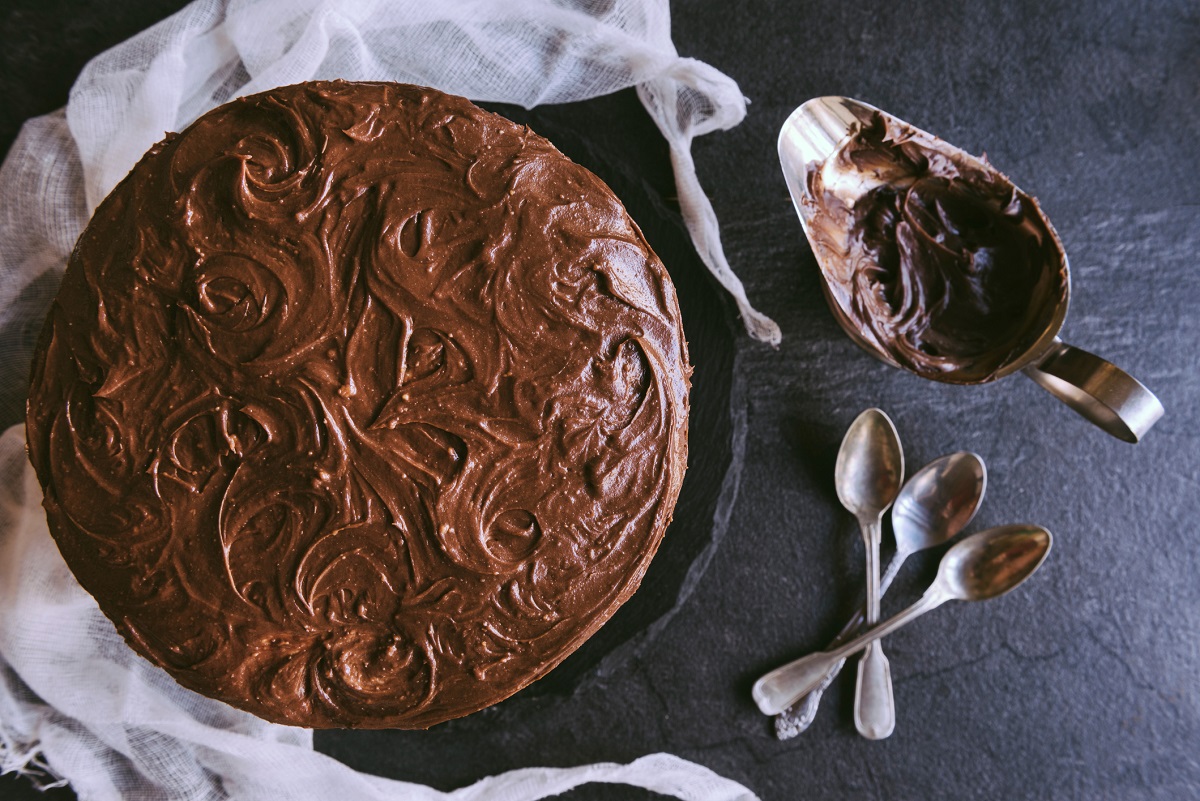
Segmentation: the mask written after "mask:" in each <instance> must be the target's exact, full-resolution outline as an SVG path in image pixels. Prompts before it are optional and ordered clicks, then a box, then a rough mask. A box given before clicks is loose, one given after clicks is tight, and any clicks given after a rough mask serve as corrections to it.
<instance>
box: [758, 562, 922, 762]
mask: <svg viewBox="0 0 1200 801" xmlns="http://www.w3.org/2000/svg"><path fill="white" fill-rule="evenodd" d="M908 556H909V555H908V554H907V553H904V552H897V553H896V555H895V556H893V557H892V561H890V562H889V563H888V566H887V570H886V571H885V572H884V574H883V578H881V579H880V580H879V597H880V598H882V597H883V596H884V595H885V594H887V591H888V588H889V587H891V586H892V582H893V581H894V580H895V579H896V576H897V574H899V573H900V567H901V566H902V565H903V564H904V560H905V559H907V558H908ZM866 619H867V607H866V605H865V604H864V605H863V606H860V607H859V608H858V610H857V611H855V613H854V615H853V616H851V618H850V620H849V621H847V622H846V625H845V626H842V630H841V631H839V632H838V634H837V636H836V637H834V638H833V639H832V640H830V642H829V645H828V646H826V650H828V649H830V648H836V647H838V646H839V645H841V644H842V643H844V642H846V641H847V640H848V639H850V638H851V637H852V636H853V635H854V634H855V633H857V632H858V631H859V629H861V628H862V627H863V623H864V622H865V621H866ZM845 665H846V660H845V659H840V660H838V661H837V662H836V663H835V664H834V665H833V667H831V668H829V670H828V671H827V672H826V673H825V678H823V679H822V680H821V683H820V684H818V685H817V686H816V687H814V688H813V689H812V691H811V692H809V693H808V694H807V695H805V696H804V697H803V698H801V699H800V700H799V701H797V702H796V703H795V704H793V705H792V706H789V707H788V708H787V709H785V710H783V711H782V712H780V713H779V715H778V716H777V717H776V718H775V736H776V737H778V738H779V739H780V740H790V739H791V738H793V737H795V736H796V735H798V734H801V733H803V732H804V731H805V730H806V729H808V727H809V726H811V725H812V722H813V721H814V720H816V717H817V708H818V707H819V706H820V705H821V696H822V695H824V693H825V691H826V690H827V689H829V685H831V684H833V680H834V679H836V678H837V677H838V674H839V673H841V672H842V668H843V667H845Z"/></svg>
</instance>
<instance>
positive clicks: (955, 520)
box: [892, 451, 987, 559]
mask: <svg viewBox="0 0 1200 801" xmlns="http://www.w3.org/2000/svg"><path fill="white" fill-rule="evenodd" d="M986 490H987V468H985V467H984V465H983V460H982V459H980V458H979V457H978V456H977V455H975V454H974V453H970V452H969V451H959V452H957V453H951V454H948V455H946V456H942V457H940V458H938V459H935V460H933V461H932V462H930V463H929V464H927V465H925V466H924V467H922V468H921V469H920V470H918V471H917V473H916V474H915V475H914V476H913V477H912V478H910V479H909V480H908V482H907V483H905V485H904V488H903V489H901V490H900V494H899V495H898V496H897V497H896V502H895V504H893V505H892V533H893V534H894V535H895V537H896V558H897V559H901V558H902V557H901V554H903V555H904V556H908V555H910V554H914V553H916V552H917V551H922V550H924V549H926V548H933V547H936V546H938V545H941V544H942V543H944V542H947V541H949V540H950V539H952V538H953V537H954V536H955V535H956V534H958V532H960V531H962V530H963V529H964V528H966V527H967V524H968V523H970V522H971V519H972V518H973V517H975V513H976V512H977V511H978V510H979V506H980V504H981V503H983V496H984V493H985V492H986Z"/></svg>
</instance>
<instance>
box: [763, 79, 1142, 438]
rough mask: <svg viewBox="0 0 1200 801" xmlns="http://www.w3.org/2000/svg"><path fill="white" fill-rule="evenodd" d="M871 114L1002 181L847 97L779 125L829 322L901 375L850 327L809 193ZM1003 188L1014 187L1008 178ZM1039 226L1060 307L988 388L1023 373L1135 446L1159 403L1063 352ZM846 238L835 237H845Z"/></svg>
mask: <svg viewBox="0 0 1200 801" xmlns="http://www.w3.org/2000/svg"><path fill="white" fill-rule="evenodd" d="M874 114H881V115H883V117H884V118H885V119H887V120H891V121H894V122H895V123H896V124H897V125H898V126H899V127H901V128H902V129H904V130H906V131H908V132H909V135H910V137H911V138H914V139H917V138H919V139H920V141H922V142H924V143H925V144H926V145H928V146H929V147H930V148H932V149H935V150H936V151H937V152H938V153H940V154H944V155H945V156H946V158H947V159H949V160H950V161H952V162H954V163H957V164H963V165H968V166H969V167H970V168H972V169H976V170H983V171H985V172H989V173H992V174H995V175H1001V174H1000V173H999V171H997V170H996V169H995V168H994V167H992V166H991V165H990V164H988V163H987V162H986V161H983V160H981V159H978V158H976V157H975V156H972V155H971V154H969V153H967V152H965V151H963V150H961V149H959V148H956V147H954V146H952V145H950V144H948V143H946V142H944V141H942V140H941V139H938V138H937V137H936V136H934V135H933V134H930V133H927V132H925V131H922V130H921V129H919V128H917V127H916V126H914V125H911V124H909V123H907V122H904V121H903V120H900V119H898V118H897V117H894V116H892V115H890V114H888V113H887V112H885V111H880V110H879V109H877V108H875V107H873V106H869V105H867V104H866V103H861V102H859V101H857V100H852V99H851V98H848V97H839V96H830V97H818V98H814V99H812V100H809V101H808V102H806V103H804V104H803V105H801V106H800V107H798V108H797V109H796V110H795V111H793V112H792V114H791V115H790V116H789V117H788V118H787V121H786V122H784V124H783V127H782V129H781V130H780V132H779V161H780V164H781V166H782V168H783V175H784V178H785V180H786V181H787V185H788V190H789V192H790V193H791V196H792V202H793V203H794V204H795V206H796V212H797V214H798V215H799V216H800V223H801V225H802V226H803V227H804V232H805V234H806V235H807V237H808V240H809V242H810V243H811V244H812V247H813V253H814V255H815V256H816V257H817V261H818V263H819V264H820V266H821V275H822V277H823V278H824V279H825V280H824V281H823V282H822V288H823V289H824V291H825V299H826V300H827V301H828V302H829V307H830V309H831V310H832V311H833V316H834V317H835V318H837V320H838V322H839V323H840V324H841V326H842V327H843V328H844V329H845V330H846V333H847V334H849V335H850V338H851V339H853V340H854V341H855V342H856V343H858V345H859V346H861V347H862V348H863V349H865V350H867V351H868V352H870V353H871V354H872V355H874V356H876V357H877V358H879V359H881V360H882V361H884V362H887V363H888V364H891V365H892V366H894V367H901V365H900V364H899V363H897V362H896V360H895V359H894V358H893V357H892V356H891V355H890V354H889V353H887V351H885V350H883V349H882V348H881V347H880V346H879V344H878V343H875V342H871V341H868V340H867V339H866V338H864V336H863V335H862V333H861V332H860V331H859V330H858V329H857V328H856V326H854V325H853V324H852V323H850V322H849V320H848V319H847V310H848V309H849V308H850V304H852V299H851V298H850V297H849V295H848V294H847V289H846V287H845V286H843V285H841V283H839V282H838V281H836V280H833V279H832V278H831V276H834V275H838V274H839V272H840V271H839V270H838V269H837V267H836V265H832V264H827V263H826V261H827V260H828V259H829V258H832V257H831V256H829V255H828V248H826V247H824V246H822V244H821V243H822V242H823V241H827V240H828V239H829V237H830V236H831V233H830V230H831V229H830V227H829V226H826V230H825V231H824V233H822V231H821V230H818V229H819V226H817V225H815V219H816V218H817V217H818V216H819V215H820V209H821V203H820V201H819V198H816V197H814V196H813V195H812V194H811V192H810V191H809V187H810V186H812V185H813V183H812V179H813V177H814V176H815V175H816V174H818V173H819V172H821V171H822V170H823V169H824V167H825V164H826V160H827V159H828V158H829V157H830V156H831V155H833V154H834V153H835V152H837V150H838V148H839V147H840V146H841V144H842V142H843V141H845V140H846V139H847V137H849V136H850V134H851V133H853V132H854V131H856V130H857V129H858V128H859V127H860V126H862V125H863V124H864V123H866V122H868V121H869V120H870V119H871V118H872V116H873V115H874ZM1004 180H1005V181H1006V182H1008V183H1011V181H1008V179H1007V177H1005V178H1004ZM879 183H880V181H879V180H876V179H869V178H863V177H862V176H842V177H841V180H840V183H839V186H840V187H841V188H842V189H843V190H844V192H845V193H846V195H847V197H846V198H843V199H844V200H847V201H849V202H853V199H854V198H857V197H862V196H863V195H865V194H866V193H867V192H869V191H870V190H872V189H873V188H875V187H876V186H878V185H879ZM1043 221H1044V222H1045V223H1046V227H1047V228H1048V230H1049V231H1050V232H1051V235H1052V236H1053V239H1054V242H1053V244H1054V247H1055V248H1056V249H1057V250H1058V252H1059V254H1060V255H1061V257H1062V268H1063V272H1064V274H1065V276H1066V278H1065V288H1064V293H1063V297H1062V300H1061V302H1060V303H1059V305H1058V307H1057V309H1056V310H1055V314H1054V316H1053V317H1052V319H1050V320H1049V322H1048V323H1047V324H1046V326H1045V328H1044V329H1043V330H1041V331H1036V332H1031V333H1033V334H1034V335H1035V337H1033V338H1031V341H1032V344H1031V345H1030V346H1029V347H1028V348H1027V349H1026V350H1025V352H1024V353H1019V354H1014V356H1013V358H1011V359H1010V361H1009V362H1008V363H1007V364H1006V366H1004V367H1003V368H1002V369H1000V370H998V371H997V372H996V373H995V374H994V375H993V376H991V377H990V378H989V379H987V380H994V379H997V378H1002V377H1004V376H1005V375H1009V374H1011V373H1014V372H1017V371H1018V370H1020V371H1023V372H1024V373H1025V374H1026V375H1027V376H1029V377H1030V378H1031V379H1033V380H1034V381H1035V382H1037V383H1038V384H1039V385H1040V386H1042V387H1043V388H1044V389H1046V390H1047V391H1048V392H1049V393H1050V394H1051V395H1054V396H1055V397H1056V398H1058V399H1059V400H1060V401H1062V402H1063V403H1065V404H1067V405H1068V406H1070V407H1071V408H1072V409H1074V410H1075V411H1076V412H1078V413H1079V414H1080V415H1082V416H1083V417H1085V418H1086V419H1087V420H1088V421H1089V422H1091V423H1093V424H1095V425H1096V426H1098V427H1100V428H1102V429H1104V430H1105V431H1106V432H1108V433H1109V434H1111V435H1113V436H1114V437H1117V438H1119V439H1122V440H1125V441H1126V442H1137V441H1138V440H1140V439H1141V438H1142V437H1143V436H1145V434H1146V432H1148V431H1149V430H1150V428H1151V426H1153V425H1154V423H1155V422H1156V421H1157V420H1158V419H1159V418H1160V417H1162V414H1163V406H1162V403H1160V402H1159V400H1158V398H1157V397H1155V395H1154V393H1152V392H1151V391H1150V390H1148V389H1147V388H1146V387H1145V386H1144V385H1143V384H1142V383H1141V382H1139V381H1138V380H1137V379H1135V378H1134V377H1133V376H1130V375H1128V374H1127V373H1125V372H1123V371H1122V370H1120V369H1119V368H1118V367H1116V366H1114V365H1113V364H1111V363H1109V362H1107V361H1105V360H1103V359H1101V358H1100V357H1098V356H1095V355H1093V354H1091V353H1088V352H1087V351H1084V350H1080V349H1079V348H1074V347H1071V346H1070V345H1067V344H1065V343H1064V342H1063V341H1062V340H1061V339H1059V338H1058V333H1059V331H1060V330H1061V329H1062V325H1063V321H1064V320H1065V319H1066V315H1067V306H1068V303H1069V299H1070V290H1071V279H1070V269H1069V266H1068V262H1067V256H1066V252H1065V250H1064V249H1063V245H1062V242H1061V241H1060V240H1059V238H1058V235H1057V234H1056V233H1054V229H1053V226H1051V225H1050V223H1049V220H1046V219H1045V217H1044V216H1043ZM847 233H848V232H845V231H841V232H840V234H841V235H842V236H845V235H846V234H847Z"/></svg>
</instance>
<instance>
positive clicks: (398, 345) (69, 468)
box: [27, 82, 690, 728]
mask: <svg viewBox="0 0 1200 801" xmlns="http://www.w3.org/2000/svg"><path fill="white" fill-rule="evenodd" d="M689 376H690V367H689V366H688V361H687V352H686V346H685V343H684V339H683V333H682V328H681V326H680V320H679V309H678V304H677V302H676V298H675V291H674V288H673V286H672V284H671V281H670V279H669V277H668V275H667V272H666V270H665V269H664V268H663V265H662V263H661V262H660V261H659V260H658V258H657V257H656V256H655V255H654V253H653V252H652V251H651V249H650V247H649V246H648V245H647V244H646V241H645V239H644V238H643V236H642V234H641V232H640V231H639V230H638V228H637V226H636V225H635V224H634V223H633V221H632V220H631V219H630V218H629V215H628V214H627V213H626V212H625V209H624V207H623V206H622V205H621V203H620V202H619V201H618V200H617V198H616V197H615V196H614V195H613V193H612V192H611V191H610V190H609V189H608V188H607V187H606V186H605V185H604V184H603V183H602V182H601V181H600V180H599V179H598V178H596V177H595V176H594V175H593V174H591V173H590V172H588V171H587V170H585V169H584V168H582V167H580V166H578V165H576V164H575V163H573V162H571V161H570V160H569V159H567V158H566V157H565V156H563V155H562V154H561V153H559V152H558V151H557V150H555V148H554V147H553V146H551V145H550V144H549V143H548V142H547V141H546V140H544V139H542V138H541V137H539V136H537V135H535V134H533V133H532V132H530V131H529V130H528V129H527V128H524V127H522V126H518V125H516V124H514V123H512V122H510V121H508V120H505V119H504V118H502V117H499V116H497V115H495V114H491V113H488V112H485V111H483V110H482V109H479V108H477V107H476V106H474V105H472V104H471V103H469V102H468V101H466V100H464V99H462V98H458V97H453V96H450V95H446V94H443V93H440V92H437V91H434V90H431V89H426V88H421V87H415V86H407V85H400V84H387V83H343V82H329V83H308V84H301V85H297V86H290V87H285V88H280V89H275V90H272V91H269V92H265V93H263V94H259V95H254V96H251V97H246V98H241V99H239V100H236V101H233V102H231V103H228V104H226V105H224V106H221V107H220V108H218V109H215V110H214V111H212V112H210V113H208V114H206V115H205V116H203V117H202V118H200V119H199V120H198V121H197V122H196V123H194V124H193V125H192V126H190V127H189V128H187V130H185V131H184V132H183V133H181V134H177V135H171V136H168V137H167V138H166V139H165V140H164V141H163V142H161V143H159V144H158V145H156V146H155V147H154V148H153V149H152V150H151V151H150V152H149V153H147V154H146V156H145V157H144V158H143V159H142V160H141V161H140V162H139V163H138V165H137V166H136V167H135V168H134V170H133V171H132V172H131V173H130V174H129V176H128V177H127V178H126V179H125V180H124V181H122V182H121V184H120V185H119V186H118V187H117V188H116V189H115V190H114V191H113V192H112V194H111V195H109V197H108V198H107V199H106V200H105V201H104V202H103V203H102V204H101V205H100V207H99V208H98V209H97V210H96V213H95V215H94V217H93V218H92V221H91V223H90V224H89V225H88V227H87V230H86V231H85V232H84V234H83V235H82V237H81V238H80V240H79V242H78V244H77V245H76V248H75V252H74V253H73V254H72V256H71V259H70V263H69V265H68V267H67V270H66V274H65V276H64V277H63V283H62V288H61V290H60V291H59V294H58V297H57V299H56V300H55V302H54V305H53V307H52V309H51V312H50V315H49V317H48V319H47V322H46V326H45V328H44V330H43V333H42V337H41V341H40V343H39V347H38V351H37V355H36V357H35V361H34V370H33V380H32V385H31V388H30V398H29V406H28V418H27V436H28V443H29V454H30V458H31V460H32V462H33V465H34V467H35V469H36V471H37V475H38V478H39V480H40V481H41V484H42V486H43V488H44V490H45V508H46V513H47V517H48V520H49V523H50V530H51V532H52V533H53V535H54V538H55V540H56V541H57V542H58V546H59V548H60V550H61V551H62V554H63V556H64V558H65V559H66V561H67V564H68V565H69V566H70V567H71V569H72V571H73V572H74V573H75V575H76V576H77V577H78V579H79V581H80V583H81V584H82V585H83V586H84V587H85V588H86V589H87V590H88V591H89V592H91V593H92V595H94V596H95V597H96V600H97V601H98V603H99V605H100V608H101V609H102V610H103V611H104V612H105V614H107V615H108V617H110V618H111V619H112V621H113V622H114V623H115V624H116V626H117V628H118V629H119V630H120V632H121V633H122V634H123V635H124V637H125V638H126V640H128V642H129V644H130V645H131V646H132V647H133V648H134V649H135V650H137V651H138V652H139V653H141V654H142V655H144V656H145V657H147V658H148V659H150V660H151V661H152V662H154V663H156V664H158V665H161V666H162V667H163V668H165V669H166V670H167V671H168V672H170V673H171V675H173V676H174V677H175V678H176V679H177V680H178V681H179V682H180V683H181V684H183V685H185V686H187V687H189V688H191V689H193V690H196V691H198V692H201V693H203V694H205V695H208V696H211V697H214V698H218V699H220V700H222V701H225V702H227V703H229V704H232V705H233V706H236V707H239V708H241V709H245V710H248V711H250V712H253V713H255V714H257V715H259V716H261V717H264V718H267V719H269V720H273V721H278V722H281V723H288V724H294V725H301V726H310V727H331V726H350V727H371V728H381V727H399V728H424V727H427V726H430V725H432V724H435V723H438V722H440V721H444V720H447V719H449V718H453V717H458V716H461V715H465V714H467V713H470V712H472V711H475V710H478V709H481V708H483V707H486V706H489V705H491V704H493V703H495V702H497V701H499V700H501V699H503V698H505V697H507V696H509V695H511V694H512V693H514V692H516V691H517V690H519V689H520V688H521V687H524V686H525V685H527V684H528V683H530V682H531V681H533V680H534V679H536V678H538V677H539V676H541V675H543V674H544V673H546V672H547V671H548V670H550V669H551V668H552V667H553V666H554V665H555V664H557V663H558V662H560V661H561V660H562V659H563V658H564V657H566V656H567V655H568V654H569V653H570V652H571V651H573V650H574V649H575V648H577V647H578V646H579V645H580V644H581V643H582V642H583V641H584V640H585V639H587V638H588V636H590V635H591V634H592V633H593V632H594V631H595V630H596V629H597V628H599V627H600V625H601V624H602V623H603V622H604V621H605V620H607V619H608V618H609V617H610V616H611V615H612V613H613V612H614V611H615V610H616V609H617V607H619V606H620V605H621V604H622V603H623V602H624V601H625V600H626V599H627V598H628V597H629V596H630V595H631V594H632V593H633V591H634V590H635V589H636V588H637V586H638V584H639V583H640V581H641V578H642V576H643V574H644V573H645V570H646V568H647V566H648V565H649V563H650V560H651V558H652V557H653V555H654V552H655V550H656V549H657V547H658V545H659V542H660V540H661V538H662V536H663V532H664V530H665V529H666V527H667V524H668V522H669V521H670V518H671V514H672V510H673V508H674V505H675V501H676V498H677V497H678V493H679V486H680V483H681V481H682V478H683V473H684V469H685V466H686V462H687V415H688V381H689Z"/></svg>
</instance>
